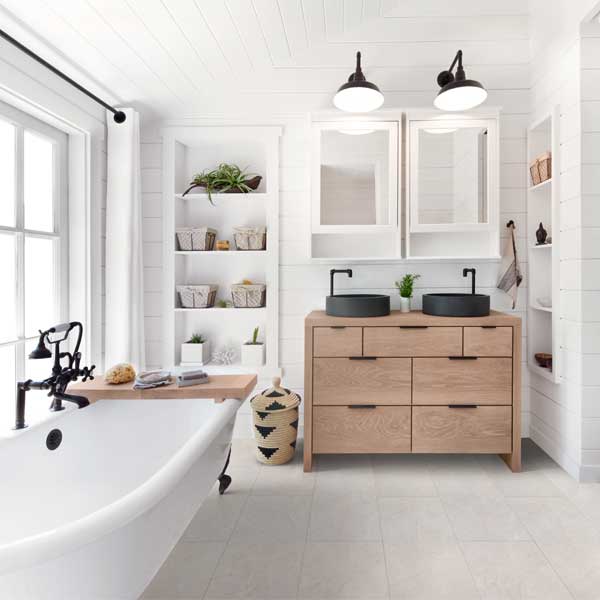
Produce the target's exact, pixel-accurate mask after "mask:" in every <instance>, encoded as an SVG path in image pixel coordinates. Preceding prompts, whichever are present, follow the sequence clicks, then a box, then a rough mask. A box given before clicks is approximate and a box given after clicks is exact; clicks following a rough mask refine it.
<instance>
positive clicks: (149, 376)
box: [133, 371, 171, 390]
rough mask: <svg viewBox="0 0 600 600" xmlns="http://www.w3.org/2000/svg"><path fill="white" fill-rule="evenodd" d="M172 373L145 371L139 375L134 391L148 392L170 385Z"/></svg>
mask: <svg viewBox="0 0 600 600" xmlns="http://www.w3.org/2000/svg"><path fill="white" fill-rule="evenodd" d="M170 383H171V373H169V371H144V372H142V373H139V374H138V376H137V377H136V378H135V383H134V384H133V389H134V390H147V389H150V388H155V387H160V386H162V385H169V384H170Z"/></svg>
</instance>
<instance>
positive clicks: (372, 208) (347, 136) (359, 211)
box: [320, 125, 390, 225]
mask: <svg viewBox="0 0 600 600" xmlns="http://www.w3.org/2000/svg"><path fill="white" fill-rule="evenodd" d="M342 127H343V126H342V125H340V130H335V129H326V130H323V131H322V132H321V153H320V154H321V165H320V169H321V194H320V202H321V206H320V208H321V210H320V215H321V225H388V224H389V222H390V210H389V133H388V131H385V130H372V129H371V130H368V129H362V130H361V129H348V130H344V129H343V128H342Z"/></svg>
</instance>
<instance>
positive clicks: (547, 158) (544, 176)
mask: <svg viewBox="0 0 600 600" xmlns="http://www.w3.org/2000/svg"><path fill="white" fill-rule="evenodd" d="M537 163H538V170H539V172H540V182H542V181H547V180H548V179H550V178H551V177H552V154H551V153H550V152H546V153H545V154H542V156H539V157H538V159H537Z"/></svg>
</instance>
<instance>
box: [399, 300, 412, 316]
mask: <svg viewBox="0 0 600 600" xmlns="http://www.w3.org/2000/svg"><path fill="white" fill-rule="evenodd" d="M400 312H401V313H407V312H410V298H403V297H402V296H400Z"/></svg>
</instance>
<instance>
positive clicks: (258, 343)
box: [246, 327, 262, 346]
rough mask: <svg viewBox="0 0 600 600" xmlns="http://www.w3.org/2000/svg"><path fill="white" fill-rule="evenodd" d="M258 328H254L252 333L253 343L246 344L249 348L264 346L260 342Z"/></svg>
mask: <svg viewBox="0 0 600 600" xmlns="http://www.w3.org/2000/svg"><path fill="white" fill-rule="evenodd" d="M258 329H259V328H258V327H255V328H254V331H253V332H252V341H251V342H246V344H247V345H248V346H259V345H262V342H259V341H258Z"/></svg>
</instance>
